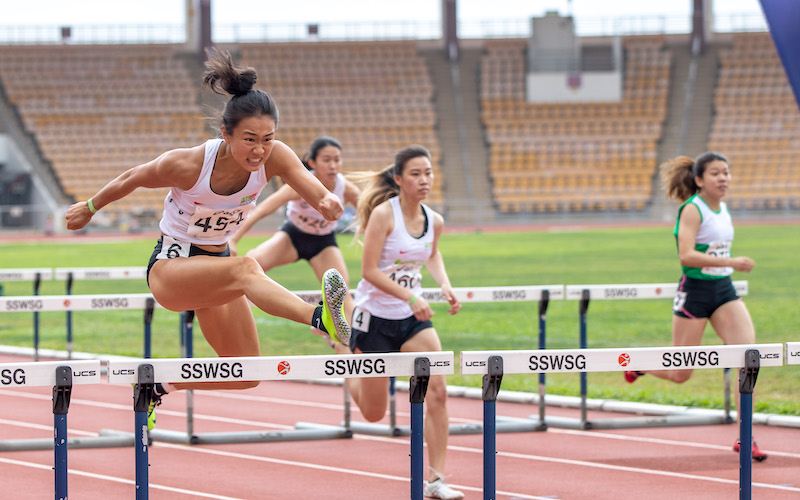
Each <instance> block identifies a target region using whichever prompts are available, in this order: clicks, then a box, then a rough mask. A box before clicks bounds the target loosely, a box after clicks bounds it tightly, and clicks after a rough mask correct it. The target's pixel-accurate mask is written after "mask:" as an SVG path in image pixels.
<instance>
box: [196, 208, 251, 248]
mask: <svg viewBox="0 0 800 500" xmlns="http://www.w3.org/2000/svg"><path fill="white" fill-rule="evenodd" d="M252 208H253V206H252V205H242V206H240V207H236V208H230V209H214V208H207V207H201V206H198V207H197V210H195V212H194V213H193V214H192V218H191V219H190V220H189V228H188V231H187V233H188V234H189V236H192V237H194V238H196V239H198V240H216V239H219V238H221V237H224V236H226V235H228V234H231V233H233V232H234V231H236V229H237V228H238V226H239V225H240V224H241V223H242V221H243V220H244V219H245V217H246V216H247V213H248V212H249V211H250V209H252Z"/></svg>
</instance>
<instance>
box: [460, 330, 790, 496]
mask: <svg viewBox="0 0 800 500" xmlns="http://www.w3.org/2000/svg"><path fill="white" fill-rule="evenodd" d="M783 349H784V346H783V344H753V345H735V346H697V347H694V346H689V347H686V346H681V347H649V348H648V347H632V348H613V349H572V350H569V349H564V350H559V349H551V350H531V351H463V352H461V373H462V374H482V375H483V376H484V424H483V427H484V429H486V430H487V431H488V430H489V429H491V428H492V427H493V426H494V423H493V422H492V421H493V420H494V419H495V415H494V406H493V404H494V401H493V399H494V398H496V394H497V391H498V390H499V386H500V383H501V380H502V375H503V374H506V373H508V374H525V373H527V374H533V373H541V372H546V373H581V372H600V371H626V370H654V369H659V368H662V362H663V359H664V357H665V356H675V355H677V356H681V357H682V358H683V359H686V360H694V361H693V362H692V363H687V364H685V365H684V366H682V367H676V368H679V369H702V368H739V369H740V375H741V377H740V380H741V384H740V388H739V392H740V394H741V410H742V411H741V415H740V416H739V420H740V438H741V442H742V443H749V442H750V440H751V438H752V413H753V405H752V392H753V388H754V387H755V383H756V378H757V375H758V370H759V368H760V367H762V366H770V367H771V366H782V365H783ZM545 359H546V360H548V362H547V363H543V362H541V361H542V360H545ZM554 359H559V360H560V363H557V364H556V363H551V362H550V361H552V360H554ZM701 360H704V361H701ZM487 386H488V388H487ZM745 449H746V451H745ZM496 452H497V450H496V447H495V444H494V440H493V438H491V437H490V438H487V436H484V450H483V460H484V492H483V495H484V496H483V498H484V499H485V500H489V499H494V498H495V477H496V468H495V455H496ZM751 453H752V450H751V447H750V446H745V445H743V446H741V447H740V451H739V469H740V472H739V491H740V498H742V499H749V498H750V491H751V489H752V485H751V466H752V464H751Z"/></svg>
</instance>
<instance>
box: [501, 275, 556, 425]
mask: <svg viewBox="0 0 800 500" xmlns="http://www.w3.org/2000/svg"><path fill="white" fill-rule="evenodd" d="M549 303H550V290H542V295H541V297H540V298H539V349H546V348H547V336H546V326H547V321H546V319H547V306H548V304H549ZM501 362H502V360H501ZM545 382H546V379H545V374H544V373H540V374H539V430H542V431H544V430H547V424H546V423H545V421H544V419H545V401H544V398H545V394H546V390H547V389H546V386H545Z"/></svg>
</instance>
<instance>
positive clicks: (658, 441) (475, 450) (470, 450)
mask: <svg viewBox="0 0 800 500" xmlns="http://www.w3.org/2000/svg"><path fill="white" fill-rule="evenodd" d="M3 392H7V393H8V394H14V395H17V394H26V393H20V392H17V391H3ZM0 393H1V392H0ZM28 396H31V397H34V398H35V399H48V400H49V399H50V398H49V397H48V396H44V395H38V394H28ZM76 402H79V404H81V403H82V404H87V405H90V406H102V407H114V408H115V409H116V408H118V409H124V410H127V411H130V408H129V407H128V406H124V405H113V404H107V403H97V402H93V401H86V400H76ZM159 411H160V412H164V413H167V412H168V414H172V415H175V416H185V415H186V414H185V413H183V412H170V411H168V410H159ZM194 418H195V420H213V421H221V422H232V423H239V424H242V425H252V426H260V427H265V426H268V425H270V424H268V423H265V422H257V421H250V420H241V419H227V418H224V417H214V416H209V415H202V414H197V413H195V414H194ZM272 425H275V426H276V427H280V428H285V429H293V427H291V426H279V425H277V424H272ZM547 432H555V433H561V434H570V435H574V436H580V437H582V438H586V437H600V438H603V439H617V440H627V441H634V442H643V443H654V444H668V445H675V446H688V447H695V448H702V449H710V450H727V449H728V448H727V447H724V446H719V445H711V444H702V443H692V442H689V441H673V440H666V439H657V438H645V437H637V436H623V435H619V434H611V433H600V432H597V431H591V432H587V431H578V430H569V429H553V428H551V429H548V431H547ZM354 437H355V438H360V439H371V440H378V441H384V442H388V443H395V444H399V443H403V444H404V445H406V446H407V441H398V438H388V437H387V438H382V437H380V436H362V435H359V434H356V435H355V436H354ZM160 445H161V444H160ZM448 449H452V450H454V451H463V452H467V453H483V450H482V449H480V448H467V447H460V446H454V445H450V446H448ZM765 451H768V453H770V454H774V455H777V456H785V457H790V458H800V454H796V453H785V452H775V451H769V450H765ZM497 454H498V456H508V457H513V458H520V459H527V460H534V461H544V462H548V461H549V462H554V463H564V464H570V465H582V466H586V467H594V468H603V469H610V470H619V471H625V472H638V473H642V474H650V475H663V476H671V477H679V478H685V479H697V480H706V481H711V482H721V483H729V484H738V480H727V479H721V478H715V477H712V476H696V475H685V474H682V473H672V472H666V471H658V470H654V469H640V468H631V467H624V466H616V465H607V464H600V463H596V462H585V461H579V460H570V459H559V458H552V457H542V456H537V455H525V454H518V453H511V452H501V451H498V453H497ZM753 486H759V487H763V488H772V489H785V490H787V491H798V492H800V488H795V487H794V486H792V485H771V484H766V483H753ZM463 488H464V489H469V487H465V486H464V487H463ZM476 491H479V489H476Z"/></svg>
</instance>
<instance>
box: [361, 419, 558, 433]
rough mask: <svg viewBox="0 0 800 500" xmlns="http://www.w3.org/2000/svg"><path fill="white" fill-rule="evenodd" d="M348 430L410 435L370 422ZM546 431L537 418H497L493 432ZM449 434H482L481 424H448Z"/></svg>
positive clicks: (404, 430) (407, 429)
mask: <svg viewBox="0 0 800 500" xmlns="http://www.w3.org/2000/svg"><path fill="white" fill-rule="evenodd" d="M350 429H351V430H352V431H353V432H354V433H358V434H368V435H372V436H390V437H401V436H410V435H411V427H409V426H407V425H401V426H398V427H391V426H389V425H386V424H376V423H371V422H350ZM546 430H547V424H546V423H544V424H543V423H541V422H540V421H539V419H538V418H510V417H497V421H496V423H495V432H497V433H510V432H541V431H546ZM449 434H450V435H451V436H463V435H472V434H483V423H475V424H450V430H449Z"/></svg>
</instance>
